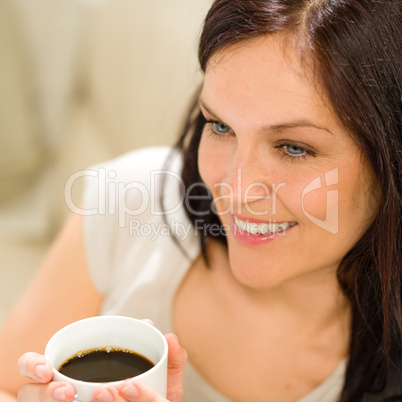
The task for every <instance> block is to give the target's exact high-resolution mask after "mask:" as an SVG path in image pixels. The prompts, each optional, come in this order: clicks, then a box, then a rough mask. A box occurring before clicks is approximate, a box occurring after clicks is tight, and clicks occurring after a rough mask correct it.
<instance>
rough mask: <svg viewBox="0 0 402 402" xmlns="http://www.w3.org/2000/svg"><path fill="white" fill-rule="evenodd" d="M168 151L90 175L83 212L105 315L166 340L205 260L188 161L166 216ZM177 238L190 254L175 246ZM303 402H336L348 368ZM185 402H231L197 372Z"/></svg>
mask: <svg viewBox="0 0 402 402" xmlns="http://www.w3.org/2000/svg"><path fill="white" fill-rule="evenodd" d="M170 152H171V148H168V147H154V148H147V149H142V150H138V151H134V152H131V153H128V154H126V155H123V156H121V157H120V158H118V159H115V160H113V161H110V162H107V163H105V164H102V165H98V166H97V167H95V168H93V169H89V170H88V171H87V175H86V185H85V191H84V200H83V209H84V210H85V211H84V213H85V214H86V215H87V216H85V218H84V238H85V247H86V253H87V259H88V266H89V270H90V275H91V277H92V280H93V282H94V285H95V286H96V288H97V290H98V291H99V292H100V293H101V294H102V295H103V297H104V302H103V306H102V314H115V315H125V316H131V317H135V318H150V319H152V320H153V322H154V323H155V325H156V327H158V328H159V329H160V330H161V331H162V332H163V333H167V332H174V329H173V323H172V305H173V299H174V296H175V293H176V291H177V289H178V287H179V285H180V283H181V282H182V280H183V278H184V276H185V275H186V273H187V271H188V269H189V268H190V266H191V265H192V262H193V261H194V260H195V258H196V257H197V256H198V255H199V253H200V247H199V241H198V238H197V236H196V233H195V229H194V228H193V226H192V225H191V224H190V221H189V220H188V218H187V216H186V214H185V211H184V208H183V206H182V205H183V198H182V197H181V196H180V194H181V191H180V189H181V179H180V167H181V158H180V156H179V154H178V153H175V154H173V159H172V163H170V164H169V171H168V172H167V174H166V176H165V177H166V188H165V194H164V199H165V210H166V211H167V215H166V218H167V222H168V224H169V225H167V224H166V222H165V221H164V219H163V216H162V213H161V211H162V209H161V206H160V205H161V204H160V199H161V179H162V177H163V174H162V169H163V166H164V163H165V161H166V159H167V157H168V155H169V153H170ZM171 231H172V232H174V233H175V234H176V237H177V239H178V241H179V243H180V244H181V246H182V248H183V250H185V252H186V254H187V255H185V254H184V252H183V251H182V250H181V249H180V248H179V247H178V246H177V244H176V243H175V242H174V241H173V240H172V236H171V233H170V232H171ZM345 363H346V362H342V363H341V364H340V365H339V366H338V367H337V369H336V370H335V371H334V373H333V374H332V375H331V376H330V377H329V378H328V379H327V380H326V381H324V382H323V383H322V384H321V385H320V386H319V387H317V388H316V389H314V390H313V391H312V392H311V393H309V394H308V395H306V396H305V397H303V398H302V399H299V401H297V402H335V401H336V400H337V398H339V394H340V391H341V389H342V385H343V378H344V372H345V365H346V364H345ZM184 401H188V402H228V401H229V399H228V398H227V397H225V396H223V395H222V394H220V393H219V392H218V391H216V390H215V389H214V388H212V386H211V385H210V384H209V383H208V382H207V381H206V380H205V379H204V378H203V377H202V376H201V375H200V374H199V373H198V372H197V371H196V369H195V368H194V367H193V366H192V365H191V363H190V362H188V363H187V366H186V370H185V374H184Z"/></svg>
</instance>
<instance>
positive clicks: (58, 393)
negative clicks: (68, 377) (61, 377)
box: [18, 382, 75, 402]
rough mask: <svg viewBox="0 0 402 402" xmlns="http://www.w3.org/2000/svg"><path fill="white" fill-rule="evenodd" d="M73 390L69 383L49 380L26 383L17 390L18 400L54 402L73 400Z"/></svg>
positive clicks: (25, 401)
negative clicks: (49, 381)
mask: <svg viewBox="0 0 402 402" xmlns="http://www.w3.org/2000/svg"><path fill="white" fill-rule="evenodd" d="M74 396H75V390H74V387H73V386H72V385H71V384H68V383H63V382H51V383H49V384H27V385H24V386H23V387H22V388H21V389H20V391H19V392H18V401H19V402H54V401H65V402H72V401H73V400H74Z"/></svg>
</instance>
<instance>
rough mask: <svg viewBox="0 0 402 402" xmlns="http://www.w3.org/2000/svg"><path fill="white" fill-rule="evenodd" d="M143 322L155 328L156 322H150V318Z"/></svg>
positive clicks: (144, 319)
mask: <svg viewBox="0 0 402 402" xmlns="http://www.w3.org/2000/svg"><path fill="white" fill-rule="evenodd" d="M141 321H144V322H146V323H147V324H150V325H152V326H153V327H154V326H155V324H154V322H153V321H152V320H150V319H149V318H143V319H142V320H141Z"/></svg>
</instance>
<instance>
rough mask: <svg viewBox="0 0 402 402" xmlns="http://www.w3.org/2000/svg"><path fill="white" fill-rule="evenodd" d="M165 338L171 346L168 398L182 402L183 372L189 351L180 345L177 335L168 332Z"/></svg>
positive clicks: (174, 401) (173, 401) (175, 401)
mask: <svg viewBox="0 0 402 402" xmlns="http://www.w3.org/2000/svg"><path fill="white" fill-rule="evenodd" d="M165 338H166V341H167V343H168V348H169V352H168V382H167V398H168V399H169V401H172V402H181V401H182V399H183V373H184V367H185V365H186V361H187V353H186V351H185V350H184V349H183V348H182V347H181V346H180V344H179V341H178V339H177V336H176V335H174V334H166V335H165Z"/></svg>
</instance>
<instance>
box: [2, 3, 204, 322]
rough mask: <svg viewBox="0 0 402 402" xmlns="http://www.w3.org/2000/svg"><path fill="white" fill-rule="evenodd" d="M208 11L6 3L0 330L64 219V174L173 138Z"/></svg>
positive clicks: (200, 7) (194, 74) (191, 86)
mask: <svg viewBox="0 0 402 402" xmlns="http://www.w3.org/2000/svg"><path fill="white" fill-rule="evenodd" d="M210 4H211V0H0V88H1V91H0V274H1V279H0V323H1V321H3V319H4V317H5V315H6V314H7V312H8V311H9V309H10V307H11V306H12V304H13V303H14V301H15V300H16V298H17V297H18V295H19V294H20V292H21V291H22V289H23V288H24V287H25V286H26V284H27V282H28V281H29V279H30V278H31V277H32V275H33V274H34V272H35V269H36V268H37V267H38V265H39V264H40V262H41V260H42V258H43V256H44V253H45V252H46V249H47V248H48V246H49V243H50V242H51V241H52V239H53V237H54V235H55V234H56V233H57V231H58V230H59V228H60V226H61V224H62V222H63V221H64V220H65V218H66V216H67V215H68V213H69V210H68V208H67V206H66V204H65V202H64V185H65V183H66V181H67V179H68V178H69V177H70V176H71V175H72V174H73V173H74V172H76V171H78V170H80V169H83V168H85V167H88V166H90V165H92V164H94V163H97V162H100V161H102V160H105V159H109V158H112V157H115V156H117V155H119V154H121V153H123V152H127V151H129V150H131V149H134V148H139V147H143V146H148V145H158V144H166V145H170V144H172V143H174V140H175V138H176V137H177V135H178V131H179V127H180V125H181V123H182V121H183V116H184V115H185V110H186V107H187V105H188V101H189V99H190V98H191V96H192V94H193V93H194V91H195V88H196V87H197V86H198V85H199V83H200V82H201V74H200V73H199V72H198V66H197V61H196V49H197V39H198V35H199V32H200V29H201V25H202V20H203V18H204V16H205V13H206V11H207V9H208V7H209V6H210ZM74 191H75V192H76V194H75V195H74V196H75V197H76V198H77V197H79V194H80V188H79V186H76V187H75V188H74Z"/></svg>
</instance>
